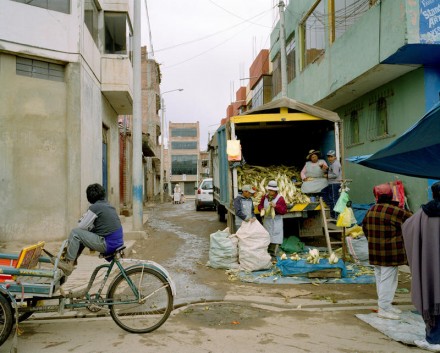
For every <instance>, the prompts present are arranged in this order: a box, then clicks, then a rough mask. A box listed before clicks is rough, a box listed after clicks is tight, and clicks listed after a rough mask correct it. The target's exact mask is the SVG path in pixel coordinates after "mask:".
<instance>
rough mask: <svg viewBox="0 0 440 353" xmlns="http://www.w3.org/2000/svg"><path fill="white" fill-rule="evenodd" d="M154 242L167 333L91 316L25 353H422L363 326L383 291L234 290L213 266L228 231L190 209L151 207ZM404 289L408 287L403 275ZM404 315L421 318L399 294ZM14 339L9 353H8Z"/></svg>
mask: <svg viewBox="0 0 440 353" xmlns="http://www.w3.org/2000/svg"><path fill="white" fill-rule="evenodd" d="M145 212H146V213H147V214H148V219H149V220H148V222H147V224H146V225H145V229H146V231H147V232H148V238H147V239H144V240H139V241H137V242H136V244H135V246H134V252H133V254H132V257H135V258H143V259H151V260H154V261H156V262H158V263H160V264H162V265H163V266H165V267H166V268H167V269H168V270H169V272H170V274H171V276H172V278H173V279H174V281H175V282H176V287H177V297H176V299H175V304H176V309H175V310H174V311H173V312H172V314H171V316H170V318H169V319H168V321H167V322H166V323H165V324H164V325H163V326H162V327H160V328H159V329H158V330H156V331H154V332H152V333H149V334H144V335H136V334H130V333H127V332H125V331H123V330H121V329H120V328H118V327H117V326H116V325H115V323H114V322H113V321H112V320H111V319H110V318H109V317H108V316H106V317H99V315H94V316H93V315H91V314H90V313H89V312H87V316H80V315H78V316H76V317H74V318H72V319H61V320H60V319H50V320H47V319H45V320H42V319H41V318H38V315H35V317H32V318H31V319H29V320H26V321H25V322H23V324H21V326H20V329H21V330H23V334H22V335H21V336H20V337H19V340H18V352H20V353H23V352H32V353H35V352H43V351H44V352H45V353H58V352H72V353H75V352H80V353H96V352H106V353H109V352H118V353H120V352H121V351H122V352H143V353H157V352H167V353H168V352H170V353H171V352H173V353H174V352H177V353H223V352H228V353H229V352H237V353H238V352H240V353H242V352H243V353H247V352H271V353H272V352H293V353H295V352H332V353H333V352H359V353H361V352H376V353H378V352H384V353H385V352H387V353H388V352H396V353H397V352H399V353H402V352H403V353H405V352H423V351H422V350H419V349H418V348H416V347H413V346H407V345H404V344H402V343H399V342H396V341H393V340H391V339H389V338H388V337H386V336H385V335H383V334H382V333H380V332H379V331H377V330H376V329H374V328H372V327H371V326H369V325H368V324H366V323H364V322H363V321H361V320H359V319H358V318H356V317H355V314H359V313H371V311H372V310H373V309H375V308H376V292H375V285H374V284H362V285H351V284H340V285H336V284H322V285H312V284H301V285H286V284H278V283H273V284H265V285H263V284H252V283H244V282H240V281H237V280H235V281H232V280H231V278H230V277H229V276H228V275H227V274H226V272H225V270H220V269H213V268H210V267H207V266H206V262H207V260H208V252H209V235H210V234H211V233H213V232H215V231H216V230H218V229H223V228H224V227H225V224H224V223H219V222H218V221H217V216H216V214H215V212H213V211H200V212H196V210H195V207H194V204H193V203H192V202H191V201H188V202H187V203H185V204H181V205H172V204H170V203H166V204H151V205H148V206H147V207H146V208H145ZM399 288H400V289H402V288H403V289H408V288H409V280H408V276H407V275H402V274H401V275H400V283H399ZM396 301H397V302H398V303H399V304H400V308H402V309H407V310H409V309H413V307H412V305H411V304H410V299H409V294H408V293H403V294H402V293H398V294H397V295H396ZM12 342H13V335H11V337H10V339H9V340H8V341H7V342H6V344H5V345H3V346H2V347H0V352H9V350H10V349H11V346H12Z"/></svg>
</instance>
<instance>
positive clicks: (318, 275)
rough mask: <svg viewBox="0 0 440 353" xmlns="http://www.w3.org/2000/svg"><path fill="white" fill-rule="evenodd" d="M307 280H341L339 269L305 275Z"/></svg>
mask: <svg viewBox="0 0 440 353" xmlns="http://www.w3.org/2000/svg"><path fill="white" fill-rule="evenodd" d="M307 277H309V278H341V277H342V276H341V269H340V268H328V269H325V270H319V271H314V272H309V273H307Z"/></svg>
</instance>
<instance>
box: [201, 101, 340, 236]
mask: <svg viewBox="0 0 440 353" xmlns="http://www.w3.org/2000/svg"><path fill="white" fill-rule="evenodd" d="M341 128H342V126H341V119H340V118H339V116H338V114H337V113H335V112H332V111H330V110H327V109H323V108H320V107H317V106H314V105H310V104H306V103H303V102H299V101H296V100H294V99H291V98H287V97H283V98H279V99H276V100H273V101H272V102H269V103H267V104H264V105H262V106H260V107H257V108H255V109H251V110H249V111H248V112H245V113H243V114H241V115H236V116H232V117H230V118H228V119H224V120H223V121H222V124H221V125H220V126H219V128H218V129H217V130H216V131H215V133H214V134H213V136H212V138H211V139H210V141H209V143H208V151H209V153H210V159H211V169H212V171H211V175H212V179H213V193H214V204H215V209H216V212H217V214H218V218H219V220H220V221H227V225H228V227H229V229H230V230H231V231H233V230H234V217H235V211H234V208H233V200H234V198H235V197H236V196H237V195H238V193H239V191H240V190H239V181H238V173H237V169H238V168H240V167H242V166H243V165H245V164H247V165H251V166H261V167H269V166H277V165H283V166H294V167H296V168H297V169H298V170H301V169H302V168H303V166H304V164H305V162H306V156H307V154H308V151H309V150H311V149H315V150H320V151H321V152H322V154H323V155H325V153H326V152H327V151H328V150H335V151H336V156H337V158H338V159H339V160H341V157H342V156H341V151H342V145H341ZM228 140H229V141H232V140H239V144H240V147H241V159H240V161H237V160H235V161H231V160H230V159H231V158H228V157H229V156H228V154H227V145H228ZM237 142H238V141H236V143H237ZM267 182H268V180H267ZM292 182H296V184H297V185H299V184H300V182H301V180H292ZM288 208H289V211H288V213H287V214H286V215H284V216H283V219H284V228H285V236H286V229H288V232H291V233H292V235H298V236H317V235H322V223H321V221H322V220H321V212H320V210H321V208H320V205H319V200H318V202H316V200H314V202H307V203H301V204H294V205H288ZM286 223H289V224H286ZM286 226H288V227H286Z"/></svg>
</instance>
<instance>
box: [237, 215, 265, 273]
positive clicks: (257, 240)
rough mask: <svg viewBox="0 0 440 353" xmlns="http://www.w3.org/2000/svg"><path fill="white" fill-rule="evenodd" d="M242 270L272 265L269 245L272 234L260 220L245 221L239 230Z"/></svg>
mask: <svg viewBox="0 0 440 353" xmlns="http://www.w3.org/2000/svg"><path fill="white" fill-rule="evenodd" d="M236 235H237V237H238V258H239V262H240V270H244V271H258V270H266V269H268V268H271V267H272V261H271V257H270V255H269V253H268V252H267V247H268V246H269V244H270V235H269V233H268V232H267V230H266V229H265V228H264V227H263V226H262V225H261V223H260V222H258V221H255V222H252V223H251V222H243V223H242V224H241V226H240V228H239V229H238V231H237V234H236Z"/></svg>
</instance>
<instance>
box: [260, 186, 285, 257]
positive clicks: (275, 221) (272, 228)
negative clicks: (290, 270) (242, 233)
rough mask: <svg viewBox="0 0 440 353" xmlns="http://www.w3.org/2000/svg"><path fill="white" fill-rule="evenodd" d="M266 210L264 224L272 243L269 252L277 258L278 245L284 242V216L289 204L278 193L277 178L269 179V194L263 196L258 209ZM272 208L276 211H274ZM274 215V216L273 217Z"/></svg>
mask: <svg viewBox="0 0 440 353" xmlns="http://www.w3.org/2000/svg"><path fill="white" fill-rule="evenodd" d="M263 209H264V210H265V213H264V220H263V225H264V228H266V230H267V231H268V232H269V234H270V244H269V248H268V252H269V254H270V256H272V258H276V255H277V252H278V247H279V245H280V244H282V243H283V237H284V228H283V217H282V215H284V214H286V212H287V206H286V201H285V200H284V197H282V196H281V195H280V194H278V184H277V182H276V181H275V180H271V181H269V184H268V185H267V194H266V195H264V196H263V197H262V198H261V201H260V204H259V205H258V211H260V214H261V211H262V210H263ZM272 209H274V210H275V213H274V214H273V213H272ZM272 215H274V217H273V218H272Z"/></svg>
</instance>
